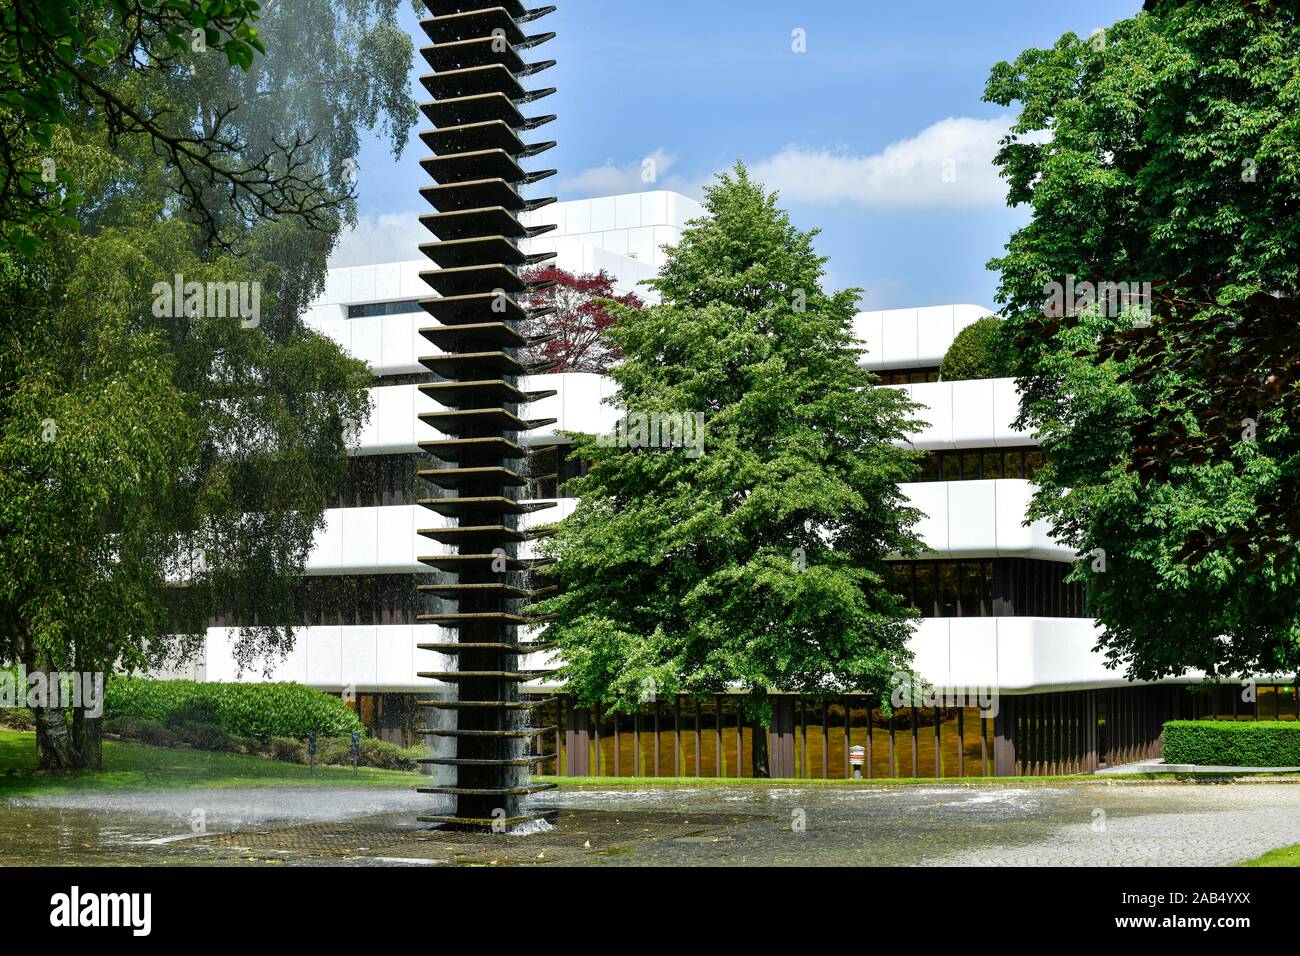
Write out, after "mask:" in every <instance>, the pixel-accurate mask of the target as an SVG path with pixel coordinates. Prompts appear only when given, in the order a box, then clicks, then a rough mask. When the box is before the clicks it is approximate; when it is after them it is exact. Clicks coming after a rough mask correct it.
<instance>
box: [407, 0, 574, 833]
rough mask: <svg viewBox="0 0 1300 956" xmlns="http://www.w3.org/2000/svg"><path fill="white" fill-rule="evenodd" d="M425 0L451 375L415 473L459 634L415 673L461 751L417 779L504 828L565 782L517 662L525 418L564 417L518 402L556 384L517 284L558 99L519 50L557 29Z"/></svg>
mask: <svg viewBox="0 0 1300 956" xmlns="http://www.w3.org/2000/svg"><path fill="white" fill-rule="evenodd" d="M425 5H426V6H427V7H428V9H429V14H430V15H429V16H428V17H426V18H425V19H423V20H422V21H421V26H422V27H423V29H424V32H425V33H426V34H427V35H428V38H429V41H430V45H428V46H425V47H423V48H421V50H420V53H421V55H422V56H423V57H424V59H425V60H426V61H427V62H428V64H429V66H430V67H431V68H432V69H433V71H434V72H433V73H431V74H429V75H427V76H423V77H421V78H420V82H421V83H422V84H423V85H424V87H425V89H426V90H427V91H428V92H429V95H430V96H431V97H432V98H433V99H432V101H431V102H429V103H425V104H424V105H423V106H422V107H421V109H422V111H423V112H424V115H425V117H426V118H427V119H428V121H429V122H430V123H431V124H432V129H429V130H428V131H426V132H423V133H421V135H420V138H421V139H422V140H423V141H424V144H425V145H426V146H427V147H428V149H429V152H430V153H431V154H432V155H430V156H428V157H427V158H425V159H423V160H422V161H421V165H422V166H423V167H424V169H425V170H426V171H427V172H428V173H429V175H430V177H432V179H433V180H434V184H433V185H431V186H425V187H424V188H423V189H421V194H422V195H423V196H424V198H425V199H426V200H427V201H428V203H429V205H430V206H431V207H432V211H431V212H430V213H428V214H426V215H424V216H421V217H420V221H421V222H422V223H423V224H424V225H425V227H426V228H427V229H428V230H429V231H430V232H431V233H432V234H433V237H434V240H435V241H432V242H428V243H425V244H423V245H421V246H420V251H421V252H423V253H424V254H425V255H426V256H428V258H429V259H430V260H432V262H433V263H434V264H435V265H436V266H437V267H438V268H436V269H431V270H430V271H428V272H424V273H422V274H421V278H422V279H423V280H424V281H425V282H426V283H427V284H428V285H429V286H430V288H431V289H432V291H433V292H434V293H436V294H437V295H436V297H431V298H429V299H425V300H423V301H422V302H421V303H420V304H421V306H422V307H423V308H424V309H425V311H427V312H428V313H429V314H430V315H431V316H432V317H433V318H434V319H435V320H436V324H435V325H432V326H431V327H429V328H424V329H421V330H420V331H421V334H422V335H423V336H424V337H425V338H427V339H428V340H429V341H430V342H432V343H433V345H434V346H436V348H437V350H438V353H437V354H435V355H431V356H428V357H426V358H423V359H421V361H422V362H423V364H424V365H425V366H426V367H427V368H429V369H430V370H431V371H433V372H434V373H436V374H437V375H438V376H439V379H440V380H439V381H437V382H436V383H434V384H429V385H423V386H421V389H422V390H423V391H424V393H425V394H426V395H428V396H429V397H430V398H432V399H433V400H434V401H435V402H436V403H437V404H438V405H439V406H440V409H439V410H438V411H434V412H428V413H425V414H422V415H421V416H420V418H421V419H422V420H423V421H425V422H427V423H428V424H430V425H432V426H434V428H436V429H437V430H438V431H440V432H442V433H443V435H445V436H446V437H445V438H444V439H440V440H438V441H430V442H424V443H422V447H423V448H424V450H425V451H427V452H429V453H431V454H432V455H433V456H434V457H435V458H436V459H437V461H438V467H436V468H432V469H429V470H425V471H421V472H420V475H421V477H423V478H425V479H427V480H428V481H430V482H432V483H433V485H435V486H436V487H437V489H438V490H439V492H440V495H439V496H438V497H433V498H430V499H427V500H424V501H421V504H422V505H423V506H425V507H427V508H428V509H430V511H432V512H434V513H435V514H437V515H439V516H441V518H442V519H443V520H442V521H441V522H440V523H439V525H438V526H437V527H434V528H430V529H427V530H422V531H421V532H420V533H421V534H422V535H424V536H426V537H429V538H432V539H433V540H435V541H439V542H442V543H443V544H445V545H448V546H449V547H450V551H451V553H448V554H442V555H438V556H432V557H425V558H421V559H420V560H421V561H422V562H423V563H425V564H427V565H429V566H431V567H433V568H435V569H437V571H438V572H439V576H438V581H439V583H436V584H429V585H422V586H421V589H422V590H424V591H427V592H432V593H434V594H435V595H436V596H437V598H438V599H439V603H440V604H442V605H443V606H446V607H448V608H449V610H447V611H446V612H445V613H434V614H421V615H419V618H418V619H419V620H420V621H423V622H428V623H434V624H438V625H440V626H441V627H443V628H446V629H447V633H448V634H449V635H450V638H449V639H448V640H444V641H439V642H436V643H429V644H420V645H418V646H419V648H420V649H421V650H424V651H432V652H436V653H438V654H440V655H445V657H446V658H447V659H448V660H450V661H452V662H454V664H455V669H454V670H449V671H448V670H443V671H433V670H431V671H423V672H421V673H420V676H421V677H427V678H430V679H432V680H437V681H441V682H445V683H446V684H450V685H451V686H452V687H453V688H454V691H455V694H454V698H452V699H432V700H425V701H421V702H420V704H421V706H423V707H426V708H431V709H433V710H437V711H441V712H442V717H443V720H441V721H438V720H434V721H431V723H435V724H442V726H432V727H429V728H427V729H425V730H424V731H423V733H426V734H429V735H433V736H436V737H439V738H442V739H444V740H446V741H449V742H450V744H449V748H448V749H449V750H450V751H451V755H450V756H438V757H432V758H429V760H428V761H427V762H429V763H432V764H436V765H440V766H443V767H448V768H451V769H450V771H449V775H454V778H455V782H454V783H449V784H447V785H439V786H434V787H428V788H425V789H424V790H423V791H422V792H424V793H433V794H443V795H450V796H451V797H452V798H453V799H454V801H455V812H454V813H453V814H451V815H437V816H433V815H430V816H421V817H420V818H419V819H420V820H422V821H425V822H431V823H438V824H442V825H447V826H456V827H461V828H465V829H482V830H496V831H498V832H499V831H500V830H501V829H502V828H510V827H514V826H517V825H518V824H520V823H523V822H526V821H528V820H530V819H535V818H537V817H538V816H542V815H544V814H537V813H533V814H527V813H524V812H523V810H522V809H521V807H522V802H523V798H524V797H525V796H526V795H528V794H530V793H535V792H537V791H540V790H548V789H551V788H552V787H553V784H532V783H530V782H529V771H530V769H531V768H532V767H533V766H535V765H537V764H538V763H541V762H542V761H544V760H547V759H552V758H553V756H554V755H551V754H541V753H537V754H530V753H528V752H527V747H528V742H529V741H530V740H534V739H542V737H541V735H543V734H544V733H546V732H547V731H548V730H553V729H554V728H545V727H530V726H528V725H527V723H528V722H527V714H528V710H529V708H530V707H533V706H535V705H536V704H538V703H541V702H539V701H536V700H533V701H529V700H526V699H525V698H524V696H523V695H522V694H521V692H520V691H521V687H522V685H523V684H525V683H526V682H528V681H530V680H533V679H535V678H537V677H539V676H542V675H543V674H544V673H545V671H540V670H528V669H524V668H523V667H522V666H521V662H522V661H523V660H524V658H525V656H526V655H528V654H530V653H534V652H537V651H541V650H545V648H544V647H543V646H542V645H540V644H537V643H524V642H522V640H521V637H520V630H521V628H524V627H527V626H529V625H531V624H535V623H538V620H537V619H536V618H532V617H529V615H528V613H527V603H528V602H529V601H531V600H533V599H534V598H537V597H539V596H541V592H539V591H537V590H531V589H530V579H529V578H530V576H529V573H528V572H530V571H531V570H532V569H534V568H536V567H537V566H539V565H541V564H543V563H545V562H544V561H542V560H539V559H525V558H522V557H520V552H519V548H520V545H521V544H522V543H523V542H524V541H526V540H528V539H529V538H531V537H534V536H535V535H534V534H532V533H530V532H528V531H525V530H522V529H521V525H520V518H521V516H522V515H524V514H526V513H527V512H530V511H536V510H539V509H542V508H548V507H551V506H552V505H553V503H550V502H527V501H525V500H521V496H522V495H523V494H524V492H523V491H522V489H524V488H525V487H526V486H527V484H528V477H529V476H528V463H527V458H528V451H527V448H526V447H525V445H524V443H523V440H522V438H521V433H523V432H526V431H528V430H529V429H531V428H536V427H539V426H543V425H549V424H552V423H553V422H554V419H540V420H536V419H534V420H530V419H527V418H524V417H523V410H524V408H525V407H526V406H527V405H528V403H530V402H533V401H536V400H538V399H540V398H546V397H549V396H551V395H554V394H555V393H554V392H553V391H546V392H527V391H523V390H521V388H520V381H519V379H520V377H521V376H523V375H526V374H529V373H531V372H538V371H543V370H544V366H542V365H539V364H533V365H530V364H528V359H527V355H528V354H529V351H530V350H531V348H532V347H534V346H536V345H537V344H539V343H540V342H541V341H542V339H541V338H539V337H532V338H530V337H529V333H528V327H529V320H532V319H536V318H538V317H539V314H540V310H530V309H529V308H528V307H527V306H526V304H525V302H526V300H525V302H521V295H522V294H524V293H526V292H528V291H530V289H535V288H537V287H538V285H539V284H538V283H535V282H529V281H527V280H525V279H523V278H521V270H523V269H525V268H527V267H528V266H531V265H535V264H537V263H539V262H543V261H545V260H547V259H549V258H551V257H552V256H551V255H549V254H534V255H527V254H525V253H524V252H523V251H522V249H521V248H520V241H521V240H523V239H526V238H533V237H535V236H538V235H541V234H542V233H544V232H548V231H550V229H551V228H553V227H532V228H530V227H526V226H524V225H523V224H522V223H521V221H520V219H521V214H522V213H524V212H526V211H529V210H532V209H536V208H538V207H540V206H543V205H546V204H548V203H551V202H554V201H555V200H554V199H553V198H552V199H532V200H526V199H524V198H523V197H522V195H521V190H522V187H523V186H525V185H527V184H531V183H534V182H537V181H539V180H541V179H545V178H546V177H548V176H551V175H554V173H555V170H543V171H540V172H531V173H530V172H525V171H524V169H523V167H522V166H521V165H520V163H521V161H523V160H525V159H527V158H528V157H531V156H535V155H537V154H538V153H541V152H544V151H545V150H547V149H550V148H551V147H552V146H554V145H555V144H554V143H553V142H539V143H527V142H525V140H524V136H525V135H526V134H527V133H529V132H530V131H531V130H534V129H536V128H537V127H539V126H543V125H545V124H546V123H549V122H551V121H552V120H553V119H555V117H554V116H547V115H541V116H526V115H525V114H524V109H525V108H526V107H527V104H529V103H531V102H533V101H535V100H538V99H541V98H542V97H545V96H548V95H549V94H551V93H553V92H554V89H553V88H552V89H537V90H533V91H528V90H525V89H524V87H523V85H522V83H521V80H522V79H523V78H525V77H528V76H531V75H532V74H534V73H538V72H540V71H542V70H544V69H546V68H547V67H549V66H552V65H553V64H554V61H553V60H541V61H539V62H531V63H530V62H525V60H524V56H523V51H526V50H529V49H531V48H532V47H535V46H537V45H538V44H540V43H543V42H545V41H546V40H549V39H550V38H551V37H552V36H554V34H551V33H534V34H531V35H530V34H529V33H527V32H526V27H527V25H529V24H531V23H532V22H533V21H535V20H537V19H538V18H540V17H543V16H545V15H546V14H548V13H550V12H551V11H552V10H554V9H555V8H554V7H552V6H545V7H539V8H536V9H532V10H529V9H525V7H524V6H523V4H522V3H520V2H519V0H425ZM452 608H454V609H452ZM444 772H446V771H444Z"/></svg>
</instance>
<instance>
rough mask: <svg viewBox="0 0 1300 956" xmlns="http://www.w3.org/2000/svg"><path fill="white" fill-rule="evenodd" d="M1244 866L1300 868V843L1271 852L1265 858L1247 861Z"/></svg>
mask: <svg viewBox="0 0 1300 956" xmlns="http://www.w3.org/2000/svg"><path fill="white" fill-rule="evenodd" d="M1241 865H1242V866H1300V843H1296V844H1294V845H1292V846H1284V847H1279V848H1278V849H1276V850H1269V851H1268V852H1267V853H1265V854H1264V855H1263V856H1261V857H1258V858H1256V859H1254V860H1247V861H1246V862H1245V863H1242V864H1241Z"/></svg>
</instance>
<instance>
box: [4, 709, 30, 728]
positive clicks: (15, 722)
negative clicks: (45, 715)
mask: <svg viewBox="0 0 1300 956" xmlns="http://www.w3.org/2000/svg"><path fill="white" fill-rule="evenodd" d="M0 727H6V728H8V729H9V730H35V729H36V716H35V715H34V714H33V713H32V712H31V711H30V710H28V709H27V708H26V707H0Z"/></svg>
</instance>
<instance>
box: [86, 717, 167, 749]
mask: <svg viewBox="0 0 1300 956" xmlns="http://www.w3.org/2000/svg"><path fill="white" fill-rule="evenodd" d="M104 732H105V733H109V734H117V735H118V736H119V737H121V738H123V739H124V740H138V741H139V742H140V743H142V744H149V745H151V746H154V747H175V746H176V742H177V741H176V735H175V734H173V733H172V732H171V731H170V730H168V729H167V726H166V725H165V724H163V723H162V721H159V720H138V719H136V718H134V717H118V718H116V719H113V720H107V719H106V720H105V721H104Z"/></svg>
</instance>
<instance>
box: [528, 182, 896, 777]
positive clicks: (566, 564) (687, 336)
mask: <svg viewBox="0 0 1300 956" xmlns="http://www.w3.org/2000/svg"><path fill="white" fill-rule="evenodd" d="M815 235H816V233H815V232H801V231H799V230H798V229H796V228H795V227H794V226H793V225H792V224H791V223H790V220H789V218H788V216H787V215H786V214H785V213H784V212H782V211H780V210H779V209H778V208H777V206H776V197H775V195H769V194H767V193H766V192H765V191H764V190H763V188H762V187H761V186H760V185H759V184H757V183H755V182H753V181H751V180H750V178H749V176H748V173H747V172H746V170H745V168H744V166H743V165H737V167H736V169H735V171H734V172H733V173H732V174H730V175H722V176H720V177H719V180H718V182H717V183H716V185H714V186H712V187H711V188H710V189H709V190H708V191H707V200H706V215H705V216H704V217H703V218H701V219H699V220H696V221H695V222H693V223H692V224H691V225H690V226H689V228H687V229H686V231H685V232H684V233H683V235H682V239H681V242H680V244H679V245H678V246H676V247H675V248H674V249H672V250H671V251H670V253H669V257H668V261H667V262H666V264H665V265H664V267H663V269H662V270H661V272H660V274H659V277H658V278H657V279H656V280H654V281H653V282H652V283H651V286H652V287H653V288H654V289H655V290H656V291H657V292H658V293H659V294H660V296H661V297H662V302H661V304H658V305H652V306H649V307H646V308H643V309H632V308H627V307H624V306H616V307H614V308H613V309H612V311H613V312H614V314H615V316H616V318H617V321H615V322H614V324H613V325H612V326H611V327H610V330H609V335H610V337H611V339H612V340H613V342H614V344H615V345H616V346H617V347H618V348H619V349H620V350H621V352H622V354H623V361H622V362H620V363H619V364H618V365H616V366H615V367H614V368H613V369H612V370H611V371H610V373H609V374H610V376H611V377H612V378H613V380H614V381H615V382H616V383H617V386H618V392H617V395H616V396H615V398H614V399H613V400H612V401H613V404H615V405H616V406H617V407H618V408H619V409H621V410H623V411H624V412H625V413H626V418H625V426H626V427H622V426H620V428H619V429H618V430H617V431H616V432H615V433H614V434H613V435H607V436H590V435H588V436H576V445H577V454H579V455H581V456H582V457H583V458H584V459H587V460H590V461H591V462H592V466H591V470H590V472H589V473H588V474H587V475H586V476H585V477H583V478H581V479H579V480H578V481H577V482H576V487H575V495H576V496H577V497H578V505H577V510H576V511H575V512H574V514H573V515H572V516H571V517H570V518H568V519H566V520H565V521H564V522H563V523H561V524H560V526H559V528H558V531H557V534H556V535H555V537H554V538H553V539H552V540H551V541H549V542H547V547H548V548H549V549H550V552H551V553H553V554H554V555H555V556H556V557H558V559H559V560H558V562H557V564H556V565H555V567H554V568H553V569H551V571H552V573H553V574H554V577H555V579H556V581H557V583H559V584H560V585H562V588H563V590H562V592H561V593H560V594H559V595H558V596H555V597H553V598H549V599H548V600H547V601H546V602H545V603H544V604H543V605H541V606H540V610H542V611H545V612H548V613H552V614H554V615H555V618H554V620H553V621H552V622H550V623H548V624H547V625H546V631H545V636H546V638H547V639H554V640H555V641H556V642H557V644H558V653H559V655H560V657H562V658H563V661H564V665H563V670H562V672H561V676H562V677H563V678H564V679H565V681H566V686H567V688H568V689H569V691H570V692H571V693H573V694H574V695H575V696H576V697H577V699H578V700H579V701H580V702H581V703H582V704H585V705H591V704H594V703H596V702H598V701H603V702H605V703H606V704H608V705H610V706H611V707H613V708H615V709H619V708H622V709H632V708H636V707H638V706H640V704H641V702H642V701H643V700H644V699H645V698H646V696H647V695H648V694H649V693H651V692H653V693H654V694H656V695H671V694H675V693H678V692H684V693H688V694H707V693H715V692H722V691H729V690H739V691H741V692H743V694H744V706H745V710H746V713H747V715H748V717H749V718H750V719H751V721H752V722H753V727H754V731H755V732H754V734H753V741H754V752H753V760H754V767H755V773H756V774H758V775H760V776H761V775H766V773H767V751H766V734H765V733H763V732H762V730H761V728H762V727H763V726H764V725H767V724H768V723H769V721H770V715H771V709H772V708H771V700H770V698H769V696H768V695H769V694H771V693H773V692H799V693H805V694H823V693H824V694H837V693H841V692H845V691H860V692H877V693H883V692H884V690H885V689H886V688H887V687H888V685H889V682H890V680H891V678H892V677H893V675H895V674H896V673H898V672H899V671H903V670H906V669H907V663H908V661H909V654H908V651H907V649H906V640H907V637H908V634H909V620H910V616H911V615H912V614H913V613H914V612H912V611H911V610H910V609H908V608H907V606H906V603H905V602H904V601H902V600H901V599H900V598H899V597H897V596H896V595H895V594H894V593H893V592H892V591H891V590H890V582H891V580H892V575H891V572H890V570H889V568H888V566H887V565H886V563H885V558H886V556H887V555H890V554H891V553H894V552H901V553H909V552H910V551H911V549H912V548H913V547H914V539H913V537H912V534H911V530H910V529H911V525H912V523H913V522H914V521H915V519H916V518H917V514H916V512H915V511H914V510H913V509H911V508H909V507H907V506H906V505H905V504H904V501H903V499H902V496H901V494H900V492H899V487H898V484H899V482H902V481H907V480H908V479H909V478H910V477H912V476H913V474H914V472H915V468H916V464H915V460H914V454H913V453H912V452H910V451H907V450H905V449H904V448H902V447H900V445H898V444H895V442H901V440H902V439H903V437H904V434H905V431H906V430H907V428H908V423H909V420H910V419H909V415H910V412H911V409H912V407H913V406H912V405H911V404H910V403H909V401H908V400H907V399H906V397H905V396H904V395H903V393H902V392H901V391H898V390H895V389H887V388H873V387H872V384H873V382H874V381H875V380H874V378H873V377H872V376H871V375H870V374H869V373H867V372H865V371H863V370H862V369H861V368H860V367H859V365H858V360H859V357H860V345H859V344H858V343H857V341H856V340H855V339H854V336H853V330H852V320H853V316H854V313H855V305H854V303H855V301H856V297H857V292H856V290H852V289H849V290H845V291H842V292H838V293H834V294H828V293H826V292H824V291H823V290H822V287H821V283H822V276H823V265H824V262H825V260H824V259H823V258H822V257H819V256H818V255H817V254H816V253H815V252H814V249H813V238H814V236H815ZM697 414H698V415H699V416H700V419H701V420H702V422H703V432H702V433H698V434H697V433H696V432H695V431H694V429H695V425H694V424H693V422H694V421H695V419H694V416H695V415H697ZM655 428H659V429H660V434H659V438H658V440H657V441H656V440H655V438H654V436H653V435H652V434H649V432H650V430H652V429H655ZM674 428H675V430H674ZM697 439H698V441H697ZM675 444H676V445H679V446H680V447H674V445H675Z"/></svg>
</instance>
